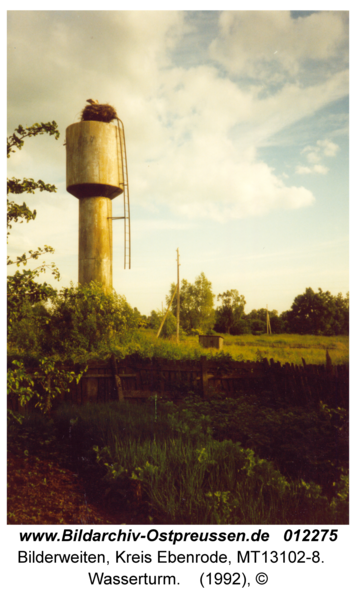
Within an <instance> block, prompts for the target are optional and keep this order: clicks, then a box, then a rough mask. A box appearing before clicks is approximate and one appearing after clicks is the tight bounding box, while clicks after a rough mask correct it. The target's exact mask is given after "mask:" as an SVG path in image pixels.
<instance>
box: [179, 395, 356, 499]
mask: <svg viewBox="0 0 356 600" xmlns="http://www.w3.org/2000/svg"><path fill="white" fill-rule="evenodd" d="M175 411H176V413H178V414H179V415H181V414H183V415H185V418H186V417H187V416H189V419H190V421H191V422H192V423H199V422H200V423H201V425H202V427H203V429H204V431H206V432H208V431H211V432H212V434H213V436H214V438H215V439H217V440H220V441H222V440H225V439H231V440H232V441H234V442H239V443H241V444H242V446H244V447H246V448H251V449H253V450H254V451H255V452H256V453H257V454H258V455H259V456H261V457H263V458H265V459H267V460H271V461H273V462H274V464H275V465H276V466H277V467H278V469H279V470H280V471H281V472H282V473H283V474H284V475H285V476H288V477H290V478H293V479H297V478H301V479H304V480H305V481H314V482H316V483H318V484H320V485H321V486H322V487H323V490H324V493H325V494H327V495H330V496H332V495H333V494H334V493H335V491H336V487H335V486H336V485H337V482H338V481H339V479H340V474H341V473H342V472H343V471H342V470H343V469H345V468H347V465H348V414H347V412H346V411H345V410H344V409H342V408H337V409H331V408H329V407H327V406H326V405H322V406H321V408H320V409H319V410H311V409H310V408H308V409H305V408H302V407H285V406H283V404H279V403H276V401H275V400H274V399H273V398H271V397H270V396H269V395H266V396H265V397H264V396H260V397H259V398H257V397H256V396H249V397H240V398H237V399H232V398H226V397H225V396H223V395H219V394H216V395H215V396H214V395H212V396H211V397H210V398H209V399H208V400H205V401H202V400H201V399H200V398H198V397H196V396H194V395H193V394H192V395H190V396H188V397H187V398H185V400H184V402H181V403H180V404H179V406H177V407H176V408H175Z"/></svg>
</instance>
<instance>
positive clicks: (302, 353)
mask: <svg viewBox="0 0 356 600" xmlns="http://www.w3.org/2000/svg"><path fill="white" fill-rule="evenodd" d="M222 337H223V338H224V346H223V352H224V353H225V354H228V355H230V356H231V357H232V358H233V359H234V360H241V361H247V360H250V361H256V360H259V359H261V358H267V359H268V360H269V359H271V358H273V360H275V361H279V362H280V363H281V364H284V363H286V362H289V363H294V364H300V365H301V364H302V359H304V360H305V361H306V362H307V363H308V364H325V355H326V350H328V353H329V355H330V357H331V360H332V362H333V364H343V363H347V362H348V361H349V338H348V336H334V337H327V336H315V335H297V334H279V335H267V334H264V335H259V336H254V335H252V334H248V335H239V336H233V335H228V334H224V335H223V336H222ZM136 351H138V352H140V354H142V355H144V356H148V357H151V358H152V357H155V356H157V357H161V358H171V359H189V358H193V359H194V358H199V357H200V356H201V355H206V356H215V355H216V354H217V353H218V352H219V351H218V350H215V349H213V348H209V349H205V348H203V347H202V346H200V345H199V338H198V336H185V337H184V338H183V339H182V340H181V341H180V343H179V345H178V344H177V343H176V341H175V339H174V337H172V338H171V339H170V340H164V339H160V338H159V339H158V340H157V339H156V337H155V332H153V331H152V330H146V331H142V332H141V333H140V334H139V335H138V337H137V338H136Z"/></svg>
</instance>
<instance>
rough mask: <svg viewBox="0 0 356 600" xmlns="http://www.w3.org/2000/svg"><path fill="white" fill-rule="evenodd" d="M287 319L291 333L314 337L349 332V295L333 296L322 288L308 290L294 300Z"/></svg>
mask: <svg viewBox="0 0 356 600" xmlns="http://www.w3.org/2000/svg"><path fill="white" fill-rule="evenodd" d="M286 318H287V321H288V327H289V331H290V332H295V333H301V334H312V335H339V334H348V332H349V294H346V297H345V298H344V297H343V295H342V294H338V295H337V296H332V294H331V293H330V292H323V291H322V290H321V289H320V288H319V289H318V292H316V293H315V292H314V291H313V290H312V289H311V288H307V289H306V290H305V292H304V294H300V295H299V296H297V297H296V298H295V299H294V302H293V304H292V308H291V310H290V311H287V313H286Z"/></svg>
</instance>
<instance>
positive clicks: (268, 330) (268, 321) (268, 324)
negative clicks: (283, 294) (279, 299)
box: [266, 304, 272, 335]
mask: <svg viewBox="0 0 356 600" xmlns="http://www.w3.org/2000/svg"><path fill="white" fill-rule="evenodd" d="M266 313H267V317H266V319H267V334H270V335H271V334H272V329H271V323H270V320H269V314H268V304H267V307H266Z"/></svg>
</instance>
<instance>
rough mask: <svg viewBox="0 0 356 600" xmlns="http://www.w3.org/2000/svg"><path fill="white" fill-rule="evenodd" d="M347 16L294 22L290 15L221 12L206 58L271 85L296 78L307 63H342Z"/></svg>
mask: <svg viewBox="0 0 356 600" xmlns="http://www.w3.org/2000/svg"><path fill="white" fill-rule="evenodd" d="M346 38H347V13H346V12H332V11H326V12H318V13H314V14H311V15H309V16H308V17H304V18H302V17H299V18H297V19H293V18H292V16H291V14H290V12H289V11H226V12H223V13H221V15H220V22H219V35H218V37H217V38H216V39H215V40H214V41H213V42H212V43H211V45H210V55H211V57H212V58H213V59H214V60H216V61H218V62H219V63H220V64H222V65H223V67H224V68H225V69H227V70H228V71H229V72H230V73H234V74H238V75H243V76H249V77H256V78H259V79H264V78H265V77H266V75H269V83H270V82H271V77H272V79H274V81H275V82H278V81H281V80H282V79H283V78H284V77H286V76H287V75H289V76H296V75H298V74H299V73H300V71H301V70H302V69H303V68H304V67H305V65H306V64H307V63H310V61H315V60H330V59H332V58H334V57H335V56H336V55H337V54H340V52H341V53H342V58H343V60H344V61H345V62H346V60H347V44H346V43H345V39H346Z"/></svg>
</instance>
